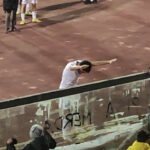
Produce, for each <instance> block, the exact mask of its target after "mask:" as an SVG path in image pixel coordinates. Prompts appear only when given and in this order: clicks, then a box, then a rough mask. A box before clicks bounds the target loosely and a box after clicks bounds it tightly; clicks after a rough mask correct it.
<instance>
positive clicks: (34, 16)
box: [31, 0, 41, 23]
mask: <svg viewBox="0 0 150 150" xmlns="http://www.w3.org/2000/svg"><path fill="white" fill-rule="evenodd" d="M31 3H32V22H33V23H39V22H41V20H39V19H38V18H37V0H32V2H31Z"/></svg>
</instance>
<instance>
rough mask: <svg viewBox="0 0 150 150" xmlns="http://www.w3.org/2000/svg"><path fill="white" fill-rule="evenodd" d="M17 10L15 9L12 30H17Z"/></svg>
mask: <svg viewBox="0 0 150 150" xmlns="http://www.w3.org/2000/svg"><path fill="white" fill-rule="evenodd" d="M16 12H17V10H13V14H12V28H11V30H12V31H15V30H16V27H15V26H16Z"/></svg>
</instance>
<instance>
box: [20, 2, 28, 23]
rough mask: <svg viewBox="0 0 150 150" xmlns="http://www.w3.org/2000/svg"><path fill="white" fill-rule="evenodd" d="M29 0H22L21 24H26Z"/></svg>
mask: <svg viewBox="0 0 150 150" xmlns="http://www.w3.org/2000/svg"><path fill="white" fill-rule="evenodd" d="M26 4H27V0H22V3H21V22H20V24H21V25H23V24H25V9H26Z"/></svg>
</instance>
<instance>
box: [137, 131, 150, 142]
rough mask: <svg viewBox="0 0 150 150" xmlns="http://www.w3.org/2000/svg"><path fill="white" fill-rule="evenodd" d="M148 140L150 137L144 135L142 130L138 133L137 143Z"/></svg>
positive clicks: (146, 134)
mask: <svg viewBox="0 0 150 150" xmlns="http://www.w3.org/2000/svg"><path fill="white" fill-rule="evenodd" d="M149 138H150V135H149V134H148V133H146V132H145V131H144V130H141V131H139V132H138V134H137V141H138V142H146V141H147V140H149Z"/></svg>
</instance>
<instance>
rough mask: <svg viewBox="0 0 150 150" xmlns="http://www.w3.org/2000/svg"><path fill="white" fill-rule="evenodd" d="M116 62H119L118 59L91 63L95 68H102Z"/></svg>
mask: <svg viewBox="0 0 150 150" xmlns="http://www.w3.org/2000/svg"><path fill="white" fill-rule="evenodd" d="M115 61H117V58H114V59H110V60H104V61H92V62H91V63H92V65H93V66H100V65H106V64H111V63H113V62H115Z"/></svg>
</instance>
